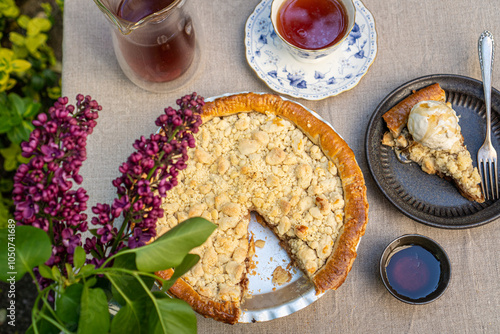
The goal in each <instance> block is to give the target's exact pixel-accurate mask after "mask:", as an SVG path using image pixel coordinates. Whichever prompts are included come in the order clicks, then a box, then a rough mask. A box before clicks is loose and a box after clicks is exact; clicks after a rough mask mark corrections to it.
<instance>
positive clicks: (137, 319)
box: [111, 298, 148, 334]
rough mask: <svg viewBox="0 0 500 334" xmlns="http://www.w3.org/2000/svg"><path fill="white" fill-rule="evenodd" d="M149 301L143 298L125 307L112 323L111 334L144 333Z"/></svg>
mask: <svg viewBox="0 0 500 334" xmlns="http://www.w3.org/2000/svg"><path fill="white" fill-rule="evenodd" d="M147 301H148V300H147V299H144V298H141V299H139V300H135V301H133V302H132V303H131V304H126V305H125V306H123V307H122V308H121V309H120V311H118V313H117V314H116V315H115V316H114V318H113V321H112V322H111V334H115V333H116V334H122V333H141V332H142V333H144V332H145V328H146V327H145V326H144V322H145V319H147V315H146V308H147V304H146V303H147Z"/></svg>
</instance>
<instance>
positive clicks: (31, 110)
mask: <svg viewBox="0 0 500 334" xmlns="http://www.w3.org/2000/svg"><path fill="white" fill-rule="evenodd" d="M41 106H42V105H41V104H40V103H38V102H33V103H31V102H30V103H28V104H27V105H26V109H25V111H24V115H23V116H24V118H30V119H31V118H32V117H33V116H36V115H38V111H39V110H40V107H41Z"/></svg>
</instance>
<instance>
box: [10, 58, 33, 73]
mask: <svg viewBox="0 0 500 334" xmlns="http://www.w3.org/2000/svg"><path fill="white" fill-rule="evenodd" d="M11 66H12V71H14V72H26V71H27V70H29V69H30V68H31V63H30V62H29V61H26V60H23V59H16V60H13V61H12V63H11Z"/></svg>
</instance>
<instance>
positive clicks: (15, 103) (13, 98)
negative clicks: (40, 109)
mask: <svg viewBox="0 0 500 334" xmlns="http://www.w3.org/2000/svg"><path fill="white" fill-rule="evenodd" d="M9 102H10V104H11V105H12V107H13V110H14V111H15V112H16V113H17V114H18V115H19V116H22V115H24V111H25V108H26V105H25V101H24V100H23V99H22V98H21V97H20V96H19V95H17V94H16V93H10V94H9Z"/></svg>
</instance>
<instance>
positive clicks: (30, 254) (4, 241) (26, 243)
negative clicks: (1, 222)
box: [0, 226, 52, 282]
mask: <svg viewBox="0 0 500 334" xmlns="http://www.w3.org/2000/svg"><path fill="white" fill-rule="evenodd" d="M11 232H14V233H11ZM12 235H14V236H15V240H14V242H11V240H9V238H10V236H12ZM12 244H14V249H15V252H14V253H15V261H14V263H13V264H12V266H13V267H11V264H10V263H11V262H10V261H9V258H10V255H11V253H12V252H9V250H12V249H9V246H11V245H12ZM51 254H52V245H51V243H50V239H49V236H48V235H47V233H45V231H43V230H41V229H38V228H36V227H33V226H16V227H15V228H13V229H2V230H0V280H2V281H5V282H6V281H7V279H9V278H11V276H13V277H15V280H16V281H18V280H20V279H21V278H22V277H23V276H24V274H26V272H28V271H31V270H33V268H34V267H36V266H38V265H40V264H42V263H45V262H46V261H47V260H48V259H49V258H50V255H51ZM10 273H16V274H10Z"/></svg>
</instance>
